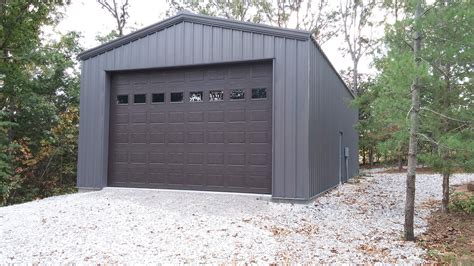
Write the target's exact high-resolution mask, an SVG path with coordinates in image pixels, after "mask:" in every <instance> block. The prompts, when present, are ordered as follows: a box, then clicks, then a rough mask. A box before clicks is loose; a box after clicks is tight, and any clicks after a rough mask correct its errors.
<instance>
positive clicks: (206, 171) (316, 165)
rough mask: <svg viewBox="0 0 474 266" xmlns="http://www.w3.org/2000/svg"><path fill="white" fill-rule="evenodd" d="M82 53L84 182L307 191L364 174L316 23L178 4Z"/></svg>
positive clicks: (284, 193) (350, 115)
mask: <svg viewBox="0 0 474 266" xmlns="http://www.w3.org/2000/svg"><path fill="white" fill-rule="evenodd" d="M79 58H80V59H81V61H82V75H81V103H80V108H81V112H80V117H81V118H80V133H79V163H78V179H77V185H78V187H79V188H80V189H98V188H102V187H105V186H124V187H144V188H171V189H194V190H213V191H236V192H250V193H267V194H271V195H272V196H273V197H274V198H285V199H302V200H306V199H310V198H311V197H313V196H315V195H317V194H319V193H321V192H323V191H326V190H327V189H329V188H332V187H334V186H336V185H337V184H339V182H340V181H342V182H344V181H345V180H347V179H348V178H350V177H352V176H354V175H356V174H357V172H358V158H357V149H358V134H357V132H356V130H355V129H354V126H355V123H356V122H357V117H358V112H357V110H355V109H351V108H349V106H348V104H349V102H350V100H351V99H353V95H352V94H351V93H350V91H349V90H348V89H347V87H346V86H345V84H344V82H343V81H342V80H341V78H340V76H339V75H338V74H337V72H336V71H335V70H334V68H333V67H332V65H331V63H330V62H329V61H328V59H327V58H326V56H325V55H324V54H323V52H322V51H321V49H320V48H319V46H318V45H317V44H316V42H315V41H314V40H313V39H312V38H311V36H310V33H309V32H306V31H297V30H289V29H281V28H275V27H269V26H265V25H259V24H253V23H245V22H240V21H232V20H226V19H221V18H214V17H208V16H201V15H195V14H189V13H180V14H178V15H177V16H174V17H172V18H169V19H167V20H164V21H162V22H159V23H157V24H154V25H151V26H149V27H147V28H144V29H142V30H139V31H136V32H134V33H132V34H129V35H127V36H124V37H121V38H119V39H117V40H114V41H112V42H109V43H107V44H104V45H101V46H99V47H96V48H93V49H91V50H88V51H85V52H83V53H82V54H80V55H79Z"/></svg>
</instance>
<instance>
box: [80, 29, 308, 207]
mask: <svg viewBox="0 0 474 266" xmlns="http://www.w3.org/2000/svg"><path fill="white" fill-rule="evenodd" d="M308 45H309V40H295V39H291V38H284V37H275V36H272V35H266V34H262V33H252V32H250V31H245V30H237V29H229V28H219V27H218V26H216V25H202V24H199V23H197V22H194V23H191V22H180V23H178V24H176V25H173V26H170V27H167V28H165V29H163V30H160V31H158V32H156V33H152V34H149V35H147V36H143V37H142V38H140V39H137V40H136V41H132V42H131V43H128V44H123V45H122V46H120V47H116V48H114V49H113V50H110V51H107V52H104V53H103V54H100V55H97V56H95V57H92V58H89V59H87V60H85V61H84V62H83V67H82V77H81V121H80V144H79V146H80V147H79V164H78V167H79V169H78V186H79V187H103V186H106V183H105V182H106V179H107V177H106V175H107V169H106V168H107V160H108V158H107V151H108V141H107V138H108V116H109V113H108V109H109V106H108V105H107V103H108V102H109V97H110V96H109V88H110V85H109V80H108V74H107V73H106V72H105V70H107V71H111V72H113V71H119V70H133V69H142V68H161V67H177V66H182V65H191V64H204V63H231V62H233V61H241V60H273V62H274V66H273V67H274V71H275V72H274V77H273V79H274V85H273V86H274V88H273V96H274V99H273V101H274V105H273V106H274V107H273V108H274V110H273V112H274V114H273V117H274V118H273V122H274V124H273V125H274V129H273V132H274V133H273V134H274V143H273V150H274V155H273V156H274V161H273V162H274V163H273V185H272V187H273V196H274V197H277V198H296V199H307V198H308V197H309V189H308V187H309V170H310V169H309V166H308V161H309V154H308V139H309V137H308V135H309V124H310V120H309V117H308V113H309V112H308V110H309V108H310V104H309V100H310V99H309V98H308V83H309V81H308V79H309V76H308V65H309V64H308ZM143 50H144V51H143Z"/></svg>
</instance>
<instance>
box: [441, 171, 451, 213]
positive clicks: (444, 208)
mask: <svg viewBox="0 0 474 266" xmlns="http://www.w3.org/2000/svg"><path fill="white" fill-rule="evenodd" d="M449 176H450V174H449V173H443V200H441V211H442V212H443V213H448V212H449Z"/></svg>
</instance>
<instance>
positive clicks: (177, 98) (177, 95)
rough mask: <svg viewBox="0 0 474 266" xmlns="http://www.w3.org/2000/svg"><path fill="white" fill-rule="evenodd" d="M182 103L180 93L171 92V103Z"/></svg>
mask: <svg viewBox="0 0 474 266" xmlns="http://www.w3.org/2000/svg"><path fill="white" fill-rule="evenodd" d="M182 101H183V93H182V92H172V93H171V102H172V103H176V102H182Z"/></svg>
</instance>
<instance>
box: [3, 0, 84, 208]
mask: <svg viewBox="0 0 474 266" xmlns="http://www.w3.org/2000/svg"><path fill="white" fill-rule="evenodd" d="M62 6H63V3H62V1H57V2H54V1H52V2H48V1H26V0H15V1H5V2H3V3H2V4H1V5H0V13H1V18H2V19H0V23H1V24H0V49H1V51H2V56H1V57H0V77H2V83H1V90H0V110H1V115H0V117H1V119H2V120H1V121H0V132H1V133H2V134H3V132H5V133H4V134H5V135H2V136H0V149H1V152H2V156H0V157H1V158H0V176H1V177H0V186H1V187H0V193H1V194H0V199H1V204H10V203H15V202H21V201H24V200H29V199H33V198H36V197H42V196H46V195H51V194H54V193H56V192H58V191H59V190H57V184H58V182H56V181H54V180H55V177H54V175H55V174H56V173H52V174H50V175H43V177H44V178H38V177H39V176H41V175H42V171H43V170H44V169H43V168H40V167H35V166H34V164H33V161H35V160H38V159H39V158H46V157H41V156H40V154H41V152H42V150H44V149H43V147H44V145H45V144H46V143H48V142H51V141H54V140H55V139H57V138H60V137H59V135H57V136H58V137H56V135H55V133H54V130H53V129H54V128H55V127H56V126H57V124H58V123H60V122H61V120H62V116H63V115H62V114H63V113H64V112H67V111H68V110H70V109H71V108H74V107H77V105H78V102H79V98H78V96H79V78H78V73H77V61H76V55H77V53H78V52H79V51H80V50H81V48H80V46H79V45H78V42H77V40H78V38H79V36H78V35H77V34H76V33H68V34H65V35H63V36H62V37H61V39H60V40H59V41H48V40H45V39H43V38H41V29H42V27H43V26H47V25H55V24H56V23H57V22H58V21H59V19H60V18H61V13H60V12H59V11H58V8H59V7H62ZM74 126H75V127H77V125H74ZM3 136H5V138H4V137H3ZM70 137H71V138H72V139H74V142H76V141H77V140H76V139H77V138H76V137H77V135H74V134H72V135H71V136H70ZM50 158H51V157H48V160H49V161H50V163H49V164H47V163H46V164H43V162H44V161H43V160H39V161H38V162H40V163H41V164H42V165H48V166H47V167H48V168H49V167H51V166H57V165H61V164H60V163H61V162H60V161H55V160H52V159H50ZM68 160H69V162H70V164H71V165H75V162H76V156H75V154H74V153H70V154H69V155H68ZM59 168H61V167H59ZM59 168H56V169H59ZM61 169H63V168H61ZM74 169H75V166H74ZM74 169H73V170H74ZM74 171H75V170H74ZM71 176H74V175H71ZM71 180H72V181H71ZM64 184H66V183H64ZM67 186H68V187H74V180H73V179H71V178H70V179H69V180H68V182H67Z"/></svg>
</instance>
